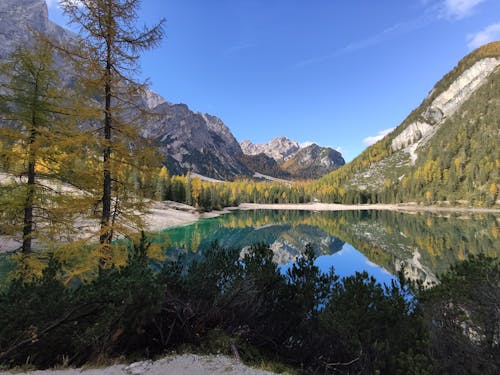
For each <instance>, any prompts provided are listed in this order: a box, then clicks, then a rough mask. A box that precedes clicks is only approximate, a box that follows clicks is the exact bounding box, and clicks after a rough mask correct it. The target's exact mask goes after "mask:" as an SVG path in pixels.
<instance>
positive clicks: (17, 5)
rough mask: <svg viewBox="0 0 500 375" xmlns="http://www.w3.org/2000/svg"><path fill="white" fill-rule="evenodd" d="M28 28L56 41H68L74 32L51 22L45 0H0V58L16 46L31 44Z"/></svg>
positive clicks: (4, 56) (31, 38)
mask: <svg viewBox="0 0 500 375" xmlns="http://www.w3.org/2000/svg"><path fill="white" fill-rule="evenodd" d="M30 30H34V31H37V32H42V33H44V34H46V35H48V36H49V37H51V38H53V39H55V40H57V41H69V40H71V39H72V38H74V37H75V36H74V34H73V33H71V32H70V31H68V30H65V29H63V28H62V27H60V26H58V25H56V24H55V23H53V22H51V21H50V20H49V18H48V9H47V4H46V3H45V0H1V1H0V59H4V58H6V57H7V56H8V55H9V54H10V53H12V52H13V51H14V49H15V48H16V47H17V46H20V45H26V44H28V45H29V44H31V42H32V40H33V36H32V34H31V31H30Z"/></svg>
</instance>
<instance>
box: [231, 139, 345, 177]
mask: <svg viewBox="0 0 500 375" xmlns="http://www.w3.org/2000/svg"><path fill="white" fill-rule="evenodd" d="M240 145H241V149H242V150H243V153H244V154H245V159H244V161H245V163H246V165H247V166H249V168H251V169H253V170H255V171H256V172H260V173H263V174H265V175H270V176H273V177H279V178H319V177H321V176H324V175H325V174H327V173H329V172H331V171H333V170H335V169H337V168H339V167H341V166H342V165H344V164H345V161H344V158H343V157H342V155H341V154H340V152H338V151H335V150H333V149H332V148H330V147H321V146H318V145H317V144H314V143H313V144H312V145H309V146H306V147H301V146H300V145H299V143H298V142H297V141H293V140H290V139H288V138H286V137H278V138H274V139H273V140H271V141H270V142H268V143H261V144H253V143H252V142H250V141H248V140H245V141H243V142H241V144H240ZM273 160H274V161H273Z"/></svg>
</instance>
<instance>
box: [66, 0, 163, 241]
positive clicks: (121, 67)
mask: <svg viewBox="0 0 500 375" xmlns="http://www.w3.org/2000/svg"><path fill="white" fill-rule="evenodd" d="M139 5H140V1H139V0H79V1H77V2H76V1H74V0H61V1H60V7H61V9H62V11H63V12H64V14H65V15H66V16H68V17H69V19H70V21H71V22H72V23H74V24H76V25H78V26H79V27H80V30H81V33H80V37H81V39H80V40H79V42H78V43H77V44H76V46H61V48H60V49H61V50H62V51H63V52H65V53H66V54H67V55H68V56H70V57H71V58H72V60H73V62H74V63H75V71H76V72H78V73H79V74H80V75H79V76H78V77H77V79H78V80H79V82H80V83H81V84H82V86H83V87H84V88H85V89H86V90H88V93H90V94H91V95H95V96H96V97H97V98H98V100H97V103H96V101H90V102H89V103H88V104H89V105H90V106H91V107H93V108H94V109H95V111H96V112H95V119H94V121H93V122H94V124H98V125H97V126H96V128H97V129H96V130H98V131H99V140H98V144H99V154H100V157H99V158H98V159H97V160H98V161H99V170H98V171H99V174H100V176H101V177H100V181H99V183H100V186H101V188H100V191H99V190H96V191H99V192H100V194H99V205H100V228H101V229H100V235H99V242H100V243H101V245H103V246H104V247H105V248H106V247H107V246H109V244H110V243H111V241H112V239H113V235H114V232H115V231H116V229H124V228H126V227H128V226H129V225H130V221H135V222H136V223H137V224H138V225H139V226H140V220H139V218H140V216H139V215H138V214H137V213H138V212H140V210H141V209H144V206H143V205H141V204H139V203H140V202H139V200H138V199H137V197H136V196H133V195H131V194H130V191H131V188H130V187H128V186H127V178H126V175H127V172H130V169H134V168H135V169H138V168H140V166H139V165H138V163H140V162H148V160H145V159H144V158H142V157H140V156H139V155H138V152H139V147H138V144H139V143H140V136H139V134H138V129H137V126H133V123H134V122H136V121H137V119H133V118H132V117H133V113H134V112H138V108H137V107H135V106H134V105H133V100H134V97H136V96H137V95H139V94H140V93H141V92H142V91H143V90H144V88H145V85H144V84H139V83H137V82H136V81H135V79H134V76H135V73H137V71H138V59H139V57H140V55H139V53H140V52H141V51H145V50H148V49H150V48H153V47H155V46H156V45H158V43H159V42H160V40H161V39H162V37H163V23H164V20H161V21H160V22H159V23H158V24H157V25H155V26H154V27H152V28H147V27H144V28H142V29H139V28H137V27H136V26H135V23H136V21H137V18H138V16H137V11H138V8H139ZM123 171H125V173H123ZM120 218H124V219H125V220H126V221H128V223H127V224H126V225H124V226H122V227H121V228H120V227H119V226H118V227H117V224H118V222H119V219H120Z"/></svg>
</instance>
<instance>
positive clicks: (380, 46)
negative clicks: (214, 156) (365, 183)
mask: <svg viewBox="0 0 500 375" xmlns="http://www.w3.org/2000/svg"><path fill="white" fill-rule="evenodd" d="M47 2H48V4H49V16H50V18H51V19H52V20H54V21H55V22H57V23H59V24H61V25H65V24H66V23H65V20H64V19H63V18H62V16H61V15H60V12H59V10H58V8H57V1H56V0H48V1H47ZM161 17H164V18H166V20H167V23H166V38H165V39H164V41H163V42H162V45H161V47H159V48H157V49H155V50H154V51H151V52H148V53H146V54H144V56H143V59H142V63H141V65H142V74H143V76H144V77H148V78H149V79H150V81H151V83H152V85H151V87H152V88H153V89H154V90H155V91H157V92H158V93H160V94H161V95H162V96H163V97H165V99H167V100H169V101H171V102H174V103H186V104H187V105H188V106H189V107H190V108H191V109H193V110H195V111H200V112H208V113H210V114H213V115H216V116H218V117H220V118H221V119H222V120H223V121H224V122H225V123H226V125H228V126H229V128H230V129H231V130H232V132H233V134H234V135H235V137H236V139H238V140H239V141H242V140H244V139H249V140H251V141H252V142H254V143H262V142H267V141H268V140H270V139H272V138H274V137H277V136H282V135H284V136H288V137H289V138H292V139H295V140H297V141H299V142H315V143H318V144H320V145H323V146H330V147H333V148H335V149H339V150H340V151H341V152H342V153H343V155H344V157H345V159H346V160H351V159H352V158H354V157H355V156H357V155H358V154H359V153H360V152H361V151H362V150H363V149H364V148H365V147H366V145H367V144H369V143H370V142H373V141H374V140H375V139H377V137H378V136H380V135H381V134H384V132H387V130H388V129H391V128H393V127H395V126H397V125H398V124H399V123H400V122H401V121H402V120H403V119H404V118H405V117H406V116H407V115H408V114H409V113H410V111H411V110H412V109H414V108H415V107H416V106H418V105H419V104H420V102H421V101H422V100H423V99H424V98H425V96H426V95H427V93H428V92H429V91H430V90H431V89H432V86H433V85H434V83H436V82H437V81H438V80H439V79H440V78H441V77H442V76H443V75H444V74H445V73H447V72H448V71H449V70H450V69H452V68H453V67H454V66H455V65H456V63H457V62H458V61H459V60H460V59H461V58H462V57H463V56H464V55H466V54H467V53H468V52H470V51H471V50H472V49H473V48H475V47H477V46H479V45H481V44H484V43H486V42H488V41H491V40H499V39H500V1H499V0H143V1H142V8H141V11H140V23H146V24H152V23H154V22H156V21H158V20H159V19H160V18H161Z"/></svg>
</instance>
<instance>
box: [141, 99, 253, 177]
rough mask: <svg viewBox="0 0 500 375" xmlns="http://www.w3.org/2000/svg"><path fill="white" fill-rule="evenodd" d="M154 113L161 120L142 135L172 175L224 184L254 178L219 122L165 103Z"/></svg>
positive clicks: (154, 118) (145, 127) (153, 120)
mask: <svg viewBox="0 0 500 375" xmlns="http://www.w3.org/2000/svg"><path fill="white" fill-rule="evenodd" d="M152 110H153V112H154V113H155V114H158V116H151V118H150V119H148V120H147V121H146V122H145V123H144V124H142V133H143V135H144V136H147V137H149V138H152V139H153V140H154V143H155V145H156V146H157V147H158V149H159V150H160V151H161V152H162V154H163V155H165V156H166V161H165V163H166V165H167V168H168V170H169V171H171V172H172V173H174V174H181V173H185V172H186V171H187V170H191V171H192V172H195V173H198V174H201V175H204V176H209V177H212V178H216V179H222V180H227V179H234V177H236V176H241V175H252V174H253V172H252V171H251V170H249V169H248V168H247V167H246V166H245V164H243V162H242V161H241V159H242V158H243V152H242V151H241V148H240V145H239V144H238V142H237V141H236V139H235V138H234V136H233V134H232V133H231V131H230V130H229V128H228V127H227V126H226V125H225V124H224V123H223V122H222V121H221V120H220V119H219V118H217V117H215V116H211V115H209V114H202V113H197V112H193V111H191V110H190V109H189V108H188V106H187V105H185V104H171V103H168V102H164V103H161V104H159V105H157V106H156V107H154V108H153V109H152Z"/></svg>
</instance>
